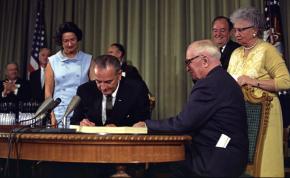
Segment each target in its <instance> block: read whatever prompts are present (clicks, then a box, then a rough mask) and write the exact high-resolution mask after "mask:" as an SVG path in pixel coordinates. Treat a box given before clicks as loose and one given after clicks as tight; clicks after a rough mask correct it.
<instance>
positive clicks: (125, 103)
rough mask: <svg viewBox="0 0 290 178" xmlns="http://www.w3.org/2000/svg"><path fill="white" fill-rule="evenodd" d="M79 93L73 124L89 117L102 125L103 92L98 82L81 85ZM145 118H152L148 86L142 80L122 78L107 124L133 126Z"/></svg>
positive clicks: (98, 124)
mask: <svg viewBox="0 0 290 178" xmlns="http://www.w3.org/2000/svg"><path fill="white" fill-rule="evenodd" d="M77 95H78V96H80V97H81V102H80V104H79V106H78V107H77V108H76V109H75V111H74V114H73V116H72V118H71V124H78V125H79V123H80V121H81V120H82V119H84V118H88V119H89V120H90V121H91V122H94V123H95V124H96V125H97V126H102V125H103V123H102V98H103V94H102V93H101V92H100V91H99V90H98V88H97V85H96V82H95V81H90V82H87V83H85V84H83V85H81V86H79V88H78V90H77ZM145 119H150V111H149V99H148V93H147V92H146V88H145V87H144V85H143V84H142V83H141V82H140V81H137V80H130V79H126V78H122V79H121V81H120V84H119V89H118V91H117V95H116V100H115V104H114V106H113V110H112V113H111V117H110V118H107V121H106V123H105V124H115V125H117V126H132V125H133V124H134V123H136V122H138V121H144V120H145Z"/></svg>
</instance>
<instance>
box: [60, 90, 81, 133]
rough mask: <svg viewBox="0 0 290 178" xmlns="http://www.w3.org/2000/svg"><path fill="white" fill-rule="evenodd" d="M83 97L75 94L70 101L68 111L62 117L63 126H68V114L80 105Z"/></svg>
mask: <svg viewBox="0 0 290 178" xmlns="http://www.w3.org/2000/svg"><path fill="white" fill-rule="evenodd" d="M80 101H81V98H80V97H79V96H77V95H75V96H73V98H72V99H71V101H70V103H69V104H68V106H67V108H66V111H65V113H64V115H63V117H62V123H63V127H64V128H67V127H68V126H67V116H68V115H69V114H70V113H71V112H72V111H73V110H74V109H75V108H76V107H77V106H78V105H79V103H80Z"/></svg>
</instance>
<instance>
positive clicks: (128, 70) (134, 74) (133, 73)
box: [121, 62, 143, 80]
mask: <svg viewBox="0 0 290 178" xmlns="http://www.w3.org/2000/svg"><path fill="white" fill-rule="evenodd" d="M121 69H122V71H123V72H125V76H124V77H126V78H130V79H134V80H143V79H142V77H141V75H140V74H139V72H138V70H137V68H136V67H134V66H132V65H129V64H127V62H123V63H122V66H121Z"/></svg>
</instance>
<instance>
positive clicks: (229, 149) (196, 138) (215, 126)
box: [134, 40, 248, 178]
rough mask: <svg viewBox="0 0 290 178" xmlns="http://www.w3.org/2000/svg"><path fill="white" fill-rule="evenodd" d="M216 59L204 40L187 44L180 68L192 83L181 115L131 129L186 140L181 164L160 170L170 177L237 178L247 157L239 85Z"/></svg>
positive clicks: (210, 44)
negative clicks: (188, 137)
mask: <svg viewBox="0 0 290 178" xmlns="http://www.w3.org/2000/svg"><path fill="white" fill-rule="evenodd" d="M220 56H221V54H220V52H219V50H218V48H217V47H216V46H215V44H214V43H213V42H212V41H210V40H201V41H196V42H193V43H192V44H190V45H189V47H188V48H187V52H186V60H185V65H186V70H187V71H188V73H189V74H190V75H191V77H192V79H194V80H197V81H196V83H195V85H194V86H193V88H192V91H191V94H190V96H189V98H188V101H187V103H186V104H185V106H184V108H183V109H182V111H181V112H180V113H179V114H178V115H177V116H174V117H170V118H167V119H160V120H145V122H138V123H137V124H135V125H134V127H147V128H148V130H149V132H154V131H155V132H156V131H159V132H160V131H161V132H162V131H167V132H168V131H170V132H172V133H179V134H180V133H182V134H188V135H191V137H192V142H191V143H190V144H188V145H187V147H186V160H185V161H183V162H179V163H176V164H172V165H170V166H169V168H168V169H166V172H169V173H170V174H171V175H172V176H171V177H176V178H177V177H178V178H180V177H239V176H240V175H241V174H242V173H243V172H244V170H245V167H246V164H247V158H248V136H247V118H246V109H245V102H244V98H243V93H242V91H241V88H240V87H239V85H238V84H237V83H236V81H235V80H234V79H233V78H232V77H231V76H230V75H229V74H228V73H227V72H226V71H225V70H224V69H222V67H221V66H220V60H219V58H220ZM237 113H238V114H237ZM151 170H152V171H151V172H153V173H152V174H154V170H157V172H158V171H160V169H159V167H158V166H156V167H154V166H153V168H152V169H151ZM149 174H150V173H149ZM151 177H154V176H151Z"/></svg>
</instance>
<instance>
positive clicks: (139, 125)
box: [133, 121, 146, 127]
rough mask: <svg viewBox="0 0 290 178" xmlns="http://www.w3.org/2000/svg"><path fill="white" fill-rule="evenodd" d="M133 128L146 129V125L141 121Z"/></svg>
mask: <svg viewBox="0 0 290 178" xmlns="http://www.w3.org/2000/svg"><path fill="white" fill-rule="evenodd" d="M133 127H146V123H145V122H143V121H141V122H137V123H136V124H134V125H133Z"/></svg>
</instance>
